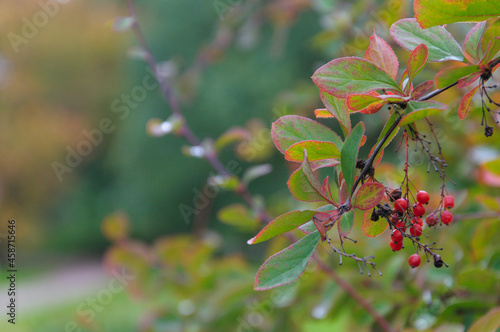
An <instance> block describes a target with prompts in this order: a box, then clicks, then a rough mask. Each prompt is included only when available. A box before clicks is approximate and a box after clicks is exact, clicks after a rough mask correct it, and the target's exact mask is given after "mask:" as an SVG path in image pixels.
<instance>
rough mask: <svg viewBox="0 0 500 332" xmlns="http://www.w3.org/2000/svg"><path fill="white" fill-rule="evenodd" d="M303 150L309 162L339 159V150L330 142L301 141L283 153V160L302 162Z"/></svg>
mask: <svg viewBox="0 0 500 332" xmlns="http://www.w3.org/2000/svg"><path fill="white" fill-rule="evenodd" d="M304 150H306V151H307V159H309V161H316V160H323V159H335V158H340V150H339V148H338V147H337V146H336V145H335V144H334V143H332V142H322V141H310V140H308V141H302V142H298V143H295V144H294V145H292V146H290V147H289V148H288V149H287V150H286V152H285V159H286V160H288V161H295V162H299V163H301V162H302V161H303V160H304Z"/></svg>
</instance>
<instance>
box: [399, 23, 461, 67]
mask: <svg viewBox="0 0 500 332" xmlns="http://www.w3.org/2000/svg"><path fill="white" fill-rule="evenodd" d="M391 36H392V38H394V40H395V41H396V42H397V43H398V44H399V45H401V47H403V48H404V49H407V50H408V51H410V52H411V51H413V50H414V49H415V48H416V47H417V46H418V45H420V44H425V46H427V49H428V51H429V56H428V58H427V61H429V62H439V61H446V60H458V61H462V60H463V58H464V56H463V54H462V49H461V48H460V45H458V43H457V41H456V40H455V39H454V38H453V36H452V35H451V34H450V33H449V32H448V31H447V30H446V29H445V28H444V27H432V28H429V29H425V30H424V29H422V28H421V27H420V25H419V24H418V23H417V21H416V20H415V19H413V18H407V19H403V20H399V21H397V22H396V23H394V24H393V25H392V26H391Z"/></svg>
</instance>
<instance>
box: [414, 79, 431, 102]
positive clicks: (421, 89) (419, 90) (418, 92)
mask: <svg viewBox="0 0 500 332" xmlns="http://www.w3.org/2000/svg"><path fill="white" fill-rule="evenodd" d="M433 84H434V82H433V81H425V82H423V83H420V84H419V85H417V86H416V87H415V89H413V91H412V92H411V97H412V99H418V98H420V97H422V96H423V95H425V93H426V92H427V91H429V89H430V88H431V87H432V85H433Z"/></svg>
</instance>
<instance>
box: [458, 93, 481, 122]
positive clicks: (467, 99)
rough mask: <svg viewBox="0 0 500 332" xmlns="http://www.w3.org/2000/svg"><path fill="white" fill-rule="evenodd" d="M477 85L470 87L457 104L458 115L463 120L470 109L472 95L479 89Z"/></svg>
mask: <svg viewBox="0 0 500 332" xmlns="http://www.w3.org/2000/svg"><path fill="white" fill-rule="evenodd" d="M479 87H480V86H479V85H478V86H477V87H475V88H474V89H472V90H471V91H469V92H467V93H466V94H465V96H464V97H463V98H462V101H461V102H460V105H459V106H458V117H459V118H460V119H461V120H463V119H465V117H466V116H467V114H468V113H469V110H470V104H471V102H472V97H474V95H475V94H476V92H477V90H478V89H479Z"/></svg>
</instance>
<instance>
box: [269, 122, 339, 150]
mask: <svg viewBox="0 0 500 332" xmlns="http://www.w3.org/2000/svg"><path fill="white" fill-rule="evenodd" d="M271 135H272V138H273V141H274V144H275V145H276V147H277V148H278V150H280V151H281V152H282V153H283V154H284V153H285V151H286V150H287V149H288V148H289V147H290V146H292V145H293V144H295V143H297V142H302V141H306V140H315V141H324V142H332V143H334V144H335V145H337V147H338V148H339V149H340V147H341V146H342V140H341V139H340V137H339V136H338V135H337V134H336V133H334V132H333V131H332V130H331V129H329V128H327V127H326V126H323V125H322V124H321V123H319V122H316V121H314V120H311V119H308V118H304V117H301V116H297V115H285V116H282V117H281V118H279V119H278V120H277V121H275V122H274V123H273V125H272V128H271Z"/></svg>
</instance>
